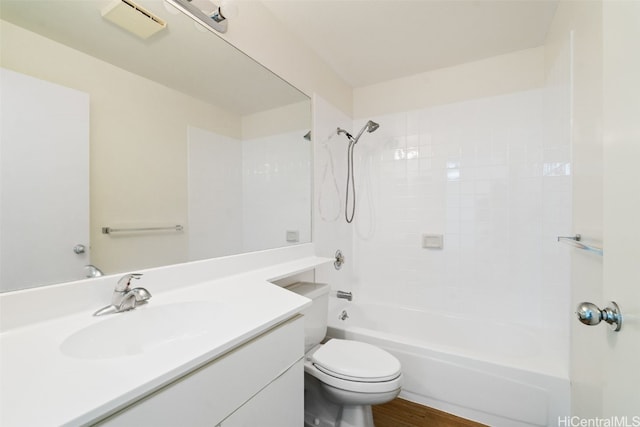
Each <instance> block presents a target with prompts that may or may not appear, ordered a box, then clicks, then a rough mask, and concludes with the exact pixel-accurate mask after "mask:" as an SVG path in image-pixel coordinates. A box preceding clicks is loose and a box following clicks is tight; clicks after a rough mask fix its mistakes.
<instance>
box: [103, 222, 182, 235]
mask: <svg viewBox="0 0 640 427" xmlns="http://www.w3.org/2000/svg"><path fill="white" fill-rule="evenodd" d="M182 230H184V227H183V226H182V225H180V224H178V225H174V226H172V227H137V228H134V227H132V228H111V227H102V234H113V233H135V232H138V231H182Z"/></svg>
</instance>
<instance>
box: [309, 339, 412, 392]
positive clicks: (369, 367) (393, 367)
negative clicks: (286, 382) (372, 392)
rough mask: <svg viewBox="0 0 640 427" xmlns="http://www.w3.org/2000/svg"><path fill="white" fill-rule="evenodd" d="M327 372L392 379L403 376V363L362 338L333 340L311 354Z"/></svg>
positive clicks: (347, 376)
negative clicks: (401, 371)
mask: <svg viewBox="0 0 640 427" xmlns="http://www.w3.org/2000/svg"><path fill="white" fill-rule="evenodd" d="M311 360H312V362H313V364H314V365H315V366H316V367H317V368H318V369H319V370H321V371H323V372H325V373H326V374H329V375H332V376H336V377H338V378H344V379H347V380H351V381H363V382H378V381H390V380H392V379H394V378H397V377H398V375H400V362H399V361H398V359H396V358H395V357H393V356H392V355H391V354H389V353H387V352H386V351H384V350H382V349H380V348H378V347H375V346H373V345H371V344H367V343H364V342H359V341H350V340H340V339H332V340H330V341H328V342H327V343H326V344H324V345H322V346H320V348H319V349H318V350H316V351H315V352H314V353H313V355H312V356H311Z"/></svg>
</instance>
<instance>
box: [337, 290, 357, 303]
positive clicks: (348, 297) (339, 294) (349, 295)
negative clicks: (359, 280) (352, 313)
mask: <svg viewBox="0 0 640 427" xmlns="http://www.w3.org/2000/svg"><path fill="white" fill-rule="evenodd" d="M336 296H337V297H338V298H342V299H346V300H347V301H351V300H353V294H352V293H351V292H345V291H338V292H337V294H336Z"/></svg>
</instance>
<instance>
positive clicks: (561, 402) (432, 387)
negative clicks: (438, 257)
mask: <svg viewBox="0 0 640 427" xmlns="http://www.w3.org/2000/svg"><path fill="white" fill-rule="evenodd" d="M343 310H346V312H347V313H348V316H349V317H348V318H347V319H346V320H340V319H339V317H340V316H339V315H340V313H341V312H342V311H343ZM328 335H329V336H330V337H333V338H346V339H354V340H359V341H364V342H368V343H371V344H374V345H377V346H379V347H381V348H384V349H385V350H387V351H389V352H390V353H392V354H393V355H395V356H396V357H397V358H398V359H399V360H400V362H401V363H402V371H403V374H404V381H403V387H402V392H401V394H400V397H403V398H405V399H407V400H411V401H413V402H417V403H420V404H423V405H426V406H430V407H433V408H436V409H440V410H442V411H446V412H449V413H452V414H455V415H458V416H460V417H464V418H468V419H472V420H474V421H478V422H481V423H484V424H487V425H490V426H505V427H516V426H546V425H549V426H556V425H558V417H563V418H564V417H565V416H567V415H569V407H570V401H569V380H568V374H567V372H566V370H567V369H566V367H565V366H564V365H566V362H565V363H563V361H561V360H556V359H557V357H554V352H553V348H549V347H553V345H549V342H548V339H547V338H548V337H543V336H540V334H536V333H534V332H533V331H530V330H527V329H524V328H520V327H515V326H511V325H508V324H500V323H495V322H493V323H489V322H480V321H475V320H470V319H464V318H460V317H454V316H448V315H445V314H435V313H429V312H424V311H418V310H413V309H409V308H403V307H393V306H385V305H378V304H355V303H346V302H342V301H339V302H334V301H332V302H331V304H330V311H329V330H328Z"/></svg>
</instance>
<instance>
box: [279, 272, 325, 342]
mask: <svg viewBox="0 0 640 427" xmlns="http://www.w3.org/2000/svg"><path fill="white" fill-rule="evenodd" d="M287 289H288V290H290V291H292V292H295V293H297V294H299V295H302V296H304V297H307V298H309V299H310V300H311V306H310V307H307V308H306V309H305V310H303V311H302V314H303V315H304V347H305V353H306V352H307V351H309V350H310V349H312V348H313V347H314V346H315V345H317V344H320V342H321V341H322V340H323V339H324V337H325V336H326V335H327V312H328V311H329V285H327V284H326V283H311V282H298V283H294V284H293V285H290V286H288V287H287Z"/></svg>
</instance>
